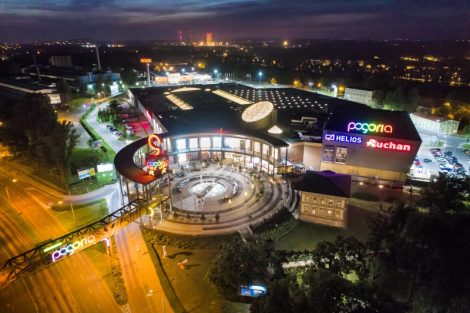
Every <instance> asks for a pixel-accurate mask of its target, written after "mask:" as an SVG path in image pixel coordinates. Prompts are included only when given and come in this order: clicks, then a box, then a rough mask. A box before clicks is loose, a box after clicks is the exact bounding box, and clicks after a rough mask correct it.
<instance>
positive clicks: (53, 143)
mask: <svg viewBox="0 0 470 313" xmlns="http://www.w3.org/2000/svg"><path fill="white" fill-rule="evenodd" d="M4 118H5V123H4V127H2V128H1V129H0V135H1V138H2V141H3V142H4V144H5V145H7V146H8V147H9V148H10V149H11V150H12V151H14V153H16V154H17V155H20V156H22V157H23V158H24V159H26V160H28V163H30V164H33V165H34V166H35V167H36V168H37V169H49V170H50V172H51V175H52V176H53V177H54V183H56V184H57V185H59V186H62V187H63V186H65V184H66V180H67V177H68V175H69V166H70V159H71V155H72V150H73V149H74V148H75V146H76V143H77V140H78V135H77V134H76V131H75V129H74V128H73V124H72V123H70V122H65V121H63V122H58V121H57V115H56V114H55V112H54V109H53V108H52V106H51V104H50V103H49V100H48V98H47V97H45V96H43V95H29V96H27V97H25V98H24V99H22V100H20V101H18V102H15V103H13V104H12V107H11V110H10V111H9V113H8V114H5V115H4Z"/></svg>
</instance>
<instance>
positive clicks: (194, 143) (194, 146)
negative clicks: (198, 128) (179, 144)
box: [189, 138, 199, 149]
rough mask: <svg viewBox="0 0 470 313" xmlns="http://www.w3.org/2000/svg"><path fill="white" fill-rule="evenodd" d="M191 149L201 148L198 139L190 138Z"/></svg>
mask: <svg viewBox="0 0 470 313" xmlns="http://www.w3.org/2000/svg"><path fill="white" fill-rule="evenodd" d="M189 148H190V149H197V148H199V146H198V144H197V138H189Z"/></svg>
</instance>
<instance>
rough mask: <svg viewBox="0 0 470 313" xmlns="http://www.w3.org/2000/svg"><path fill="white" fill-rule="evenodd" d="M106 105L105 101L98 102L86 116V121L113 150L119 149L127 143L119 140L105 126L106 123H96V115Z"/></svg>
mask: <svg viewBox="0 0 470 313" xmlns="http://www.w3.org/2000/svg"><path fill="white" fill-rule="evenodd" d="M107 106H108V103H107V102H103V103H101V104H99V105H98V106H97V107H96V109H94V110H93V111H92V112H91V113H90V114H89V115H88V117H87V122H88V124H89V125H90V127H92V128H93V129H94V130H95V131H96V132H97V133H98V134H100V136H101V137H102V138H103V140H104V141H106V142H107V143H108V144H109V145H110V146H111V148H112V149H113V150H114V151H116V152H117V151H119V150H121V149H122V148H124V147H125V146H126V145H127V143H126V142H125V141H119V140H118V137H116V136H115V135H113V134H112V133H111V132H110V131H109V130H108V129H107V128H106V124H101V123H98V121H97V116H98V111H99V110H100V109H104V108H106V107H107Z"/></svg>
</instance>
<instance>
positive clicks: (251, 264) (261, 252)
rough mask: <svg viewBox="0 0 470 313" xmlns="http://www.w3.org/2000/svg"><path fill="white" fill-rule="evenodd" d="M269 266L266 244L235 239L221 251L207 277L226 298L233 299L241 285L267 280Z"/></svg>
mask: <svg viewBox="0 0 470 313" xmlns="http://www.w3.org/2000/svg"><path fill="white" fill-rule="evenodd" d="M267 267H268V254H267V250H266V245H265V244H256V243H251V242H247V243H244V242H242V241H234V242H232V243H231V244H228V245H227V246H225V247H224V249H222V250H221V251H220V253H219V255H218V256H217V258H216V259H215V260H214V262H213V263H212V265H211V266H210V268H209V270H208V272H207V274H206V279H207V280H208V281H209V282H210V283H211V284H212V285H213V286H214V287H215V289H216V290H217V292H218V293H219V294H220V295H222V296H223V297H224V298H227V299H233V298H234V297H236V295H237V293H238V290H239V288H240V285H244V284H251V283H256V282H261V283H263V282H266V281H267V277H268V273H267Z"/></svg>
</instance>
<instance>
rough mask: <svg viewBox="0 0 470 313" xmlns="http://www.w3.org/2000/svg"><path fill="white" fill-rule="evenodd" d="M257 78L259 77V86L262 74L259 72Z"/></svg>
mask: <svg viewBox="0 0 470 313" xmlns="http://www.w3.org/2000/svg"><path fill="white" fill-rule="evenodd" d="M258 77H259V83H260V84H261V77H263V72H261V71H259V72H258Z"/></svg>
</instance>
